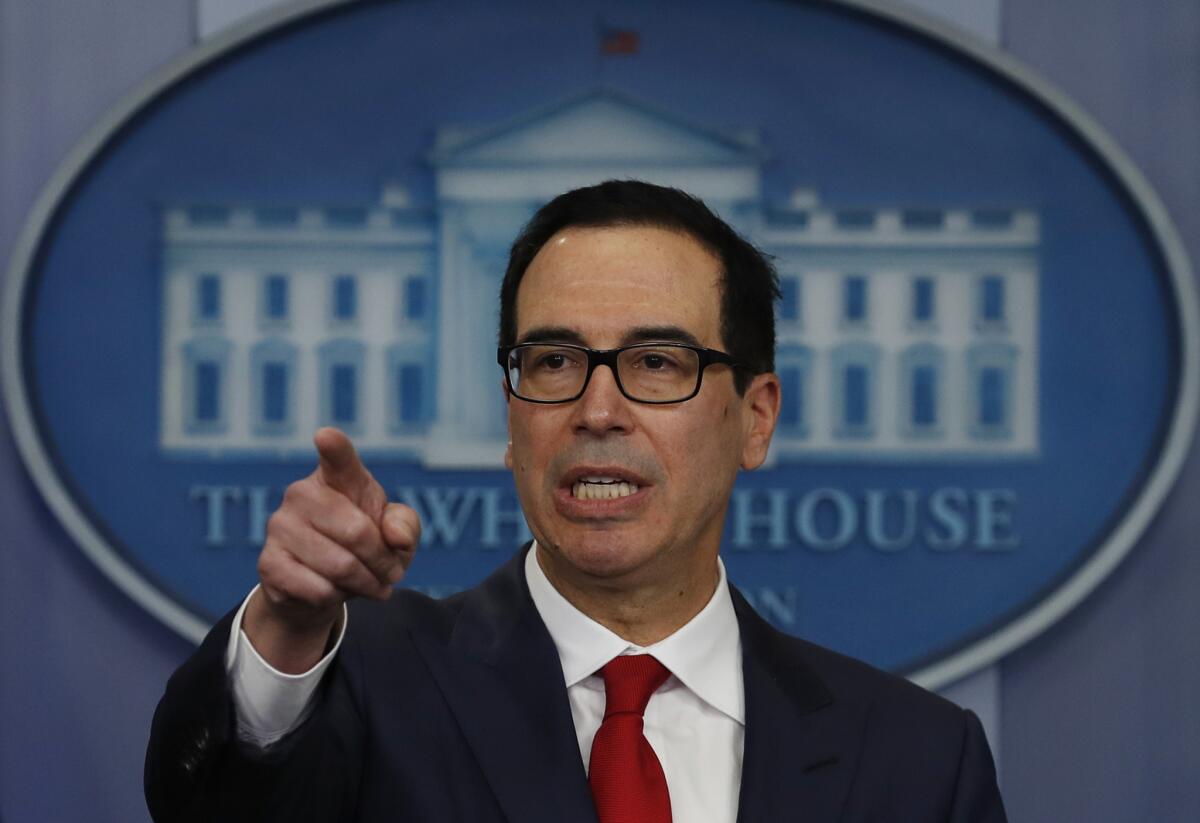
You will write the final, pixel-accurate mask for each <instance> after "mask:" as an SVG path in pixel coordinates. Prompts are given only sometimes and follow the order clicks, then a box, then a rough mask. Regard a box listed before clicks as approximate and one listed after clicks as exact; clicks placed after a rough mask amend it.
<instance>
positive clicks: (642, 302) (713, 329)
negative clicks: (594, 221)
mask: <svg viewBox="0 0 1200 823" xmlns="http://www.w3.org/2000/svg"><path fill="white" fill-rule="evenodd" d="M720 277H721V266H720V261H719V260H718V259H717V257H716V256H715V255H714V254H712V253H711V252H710V251H708V249H706V248H705V247H704V246H703V245H701V244H700V242H699V241H697V240H696V239H695V238H693V237H691V236H690V235H688V234H686V233H683V232H679V231H674V230H670V229H663V228H658V227H655V226H606V227H599V228H596V227H579V226H570V227H567V228H565V229H563V230H562V231H560V232H558V233H557V234H555V235H554V236H553V237H551V238H550V240H548V241H547V242H546V244H545V245H544V246H542V248H541V250H540V251H539V252H538V253H537V255H536V256H535V257H534V258H533V261H532V262H531V263H530V264H529V268H528V269H526V271H525V275H524V277H523V278H522V279H521V285H520V287H519V288H518V290H517V306H516V308H517V311H516V319H517V339H518V340H521V339H523V336H524V335H526V334H528V333H529V332H530V331H531V330H536V329H541V328H565V329H570V330H573V331H575V332H577V333H579V334H580V335H581V336H583V337H586V338H589V342H591V343H593V344H594V345H601V341H600V340H599V339H598V338H601V337H604V338H612V337H614V336H616V337H619V336H620V335H621V334H622V333H624V332H626V331H627V330H629V329H636V328H651V327H667V326H675V327H679V328H681V329H683V330H686V331H687V332H689V333H690V334H692V335H694V336H695V337H696V338H697V339H699V340H701V341H703V342H704V343H705V344H706V345H715V344H716V343H718V342H719V340H718V339H717V335H719V331H720V308H721V307H720V298H721V288H720V287H721V284H720ZM593 338H595V339H593ZM604 345H615V343H614V342H612V341H611V340H609V341H607V342H605V343H604Z"/></svg>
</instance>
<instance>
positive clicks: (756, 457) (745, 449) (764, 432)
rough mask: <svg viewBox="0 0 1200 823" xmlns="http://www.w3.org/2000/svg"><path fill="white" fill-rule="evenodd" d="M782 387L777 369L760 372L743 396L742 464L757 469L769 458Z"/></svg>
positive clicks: (748, 468)
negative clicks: (776, 372) (768, 451)
mask: <svg viewBox="0 0 1200 823" xmlns="http://www.w3.org/2000/svg"><path fill="white" fill-rule="evenodd" d="M780 397H781V388H780V385H779V377H778V375H776V374H775V373H774V372H767V373H766V374H757V375H755V376H754V379H753V380H751V381H750V385H749V386H747V387H746V393H745V394H744V395H743V396H742V414H743V419H744V421H745V432H744V437H743V439H742V468H743V469H746V470H747V471H749V470H750V469H757V468H758V467H759V466H761V465H762V463H763V461H764V460H766V459H767V449H768V448H769V447H770V445H771V435H772V434H774V432H775V423H776V421H777V420H779V404H780Z"/></svg>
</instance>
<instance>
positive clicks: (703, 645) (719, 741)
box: [225, 544, 745, 823]
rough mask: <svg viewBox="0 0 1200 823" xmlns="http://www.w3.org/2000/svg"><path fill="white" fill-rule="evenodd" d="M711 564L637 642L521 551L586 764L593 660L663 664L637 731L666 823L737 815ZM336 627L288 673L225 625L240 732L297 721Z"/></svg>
mask: <svg viewBox="0 0 1200 823" xmlns="http://www.w3.org/2000/svg"><path fill="white" fill-rule="evenodd" d="M718 565H719V571H720V579H719V581H718V583H717V588H716V591H715V592H713V596H712V598H711V599H710V600H709V602H708V604H707V605H706V606H705V607H704V608H703V609H702V610H701V611H700V613H699V614H697V615H696V616H695V617H693V618H692V619H691V620H690V621H689V622H688V623H687V624H686V625H684V626H683V627H682V628H680V629H679V630H678V631H676V632H675V633H674V634H672V635H671V636H670V637H667V638H665V639H663V640H660V641H659V642H657V643H654V644H652V645H650V646H646V647H639V646H635V645H633V644H631V643H629V642H628V641H626V640H624V639H622V638H621V637H619V636H618V635H616V634H614V633H613V632H611V631H609V630H608V629H607V628H605V627H604V626H602V625H600V624H599V623H597V622H596V621H594V620H592V619H591V618H590V617H588V616H587V615H585V614H584V613H583V612H581V611H579V610H578V609H576V608H575V607H574V606H573V605H571V603H570V602H569V601H568V600H567V599H566V598H565V597H563V596H562V595H561V594H559V592H558V590H557V589H555V588H554V586H552V585H551V584H550V581H549V580H548V579H547V578H546V575H545V573H544V572H543V571H542V568H541V566H540V565H539V564H538V562H537V547H536V544H535V546H534V548H533V549H531V550H530V551H529V553H528V555H527V556H526V559H525V579H526V581H527V582H528V585H529V593H530V595H531V596H532V598H533V603H534V606H535V607H536V608H537V610H538V613H539V614H540V615H541V618H542V622H544V623H545V624H546V628H547V629H548V630H549V632H550V636H551V638H552V639H553V640H554V645H555V647H556V648H557V649H558V657H559V661H560V662H561V664H562V670H563V679H564V682H565V684H566V687H567V698H568V700H569V701H570V704H571V716H572V718H573V719H574V721H575V734H576V737H577V738H578V742H579V754H580V757H581V758H582V759H583V766H584V768H585V769H586V768H587V767H588V761H589V760H590V757H591V751H592V739H593V738H594V737H595V735H596V731H597V729H599V728H600V722H601V720H603V719H604V681H603V680H602V679H601V678H600V676H599V674H598V673H597V672H598V671H599V669H600V668H601V667H602V666H603V665H604V664H605V663H607V662H608V661H609V660H611V659H613V658H614V657H617V656H618V655H621V654H652V655H654V657H656V658H657V659H658V660H659V662H661V663H662V664H663V665H664V666H666V667H667V668H668V669H669V670H670V671H671V677H669V678H667V681H666V682H665V683H663V685H662V686H660V687H659V689H658V691H657V692H655V693H654V695H653V696H652V697H651V698H650V703H649V705H648V706H647V707H646V714H645V726H644V733H645V735H646V740H647V741H648V742H649V743H650V746H651V747H652V748H653V749H654V752H655V754H657V755H658V759H659V761H660V762H661V763H662V767H663V773H664V774H665V775H666V778H667V790H668V791H669V792H670V795H671V816H672V819H673V823H734V821H735V820H736V819H737V806H738V792H739V789H740V787H741V775H742V754H743V747H744V739H745V692H744V689H743V683H742V649H741V637H740V634H739V632H738V624H737V616H736V615H735V614H734V611H733V600H732V598H731V597H730V595H729V587H728V586H727V585H726V581H725V566H724V564H721V563H720V561H719V560H718ZM248 601H249V598H247V602H248ZM245 608H246V605H245V603H243V604H242V608H241V610H239V612H238V614H237V616H236V617H235V619H234V623H233V625H234V626H235V627H240V626H241V621H242V612H243V611H244V610H245ZM344 634H345V621H343V628H342V636H344ZM342 636H339V637H338V639H337V642H336V643H335V645H334V647H333V648H332V649H331V650H330V652H329V653H328V654H327V655H326V656H325V657H324V658H322V659H321V661H320V662H319V663H318V664H317V665H316V666H315V667H313V669H312V670H311V671H309V672H306V673H304V674H301V675H287V674H283V673H282V672H279V671H276V670H275V669H274V668H272V667H271V666H270V665H269V664H268V663H267V662H266V661H265V660H263V659H262V658H261V657H260V656H259V655H258V653H257V652H256V651H255V650H254V647H253V646H252V645H251V643H250V641H249V639H247V637H246V634H245V632H243V631H240V630H235V631H233V632H231V633H230V638H229V646H228V648H227V651H226V658H225V663H226V669H227V670H228V671H229V673H230V675H231V678H232V681H233V695H234V706H235V710H236V713H237V721H238V735H239V736H240V737H241V738H242V739H244V740H248V741H251V742H253V743H256V744H257V745H259V746H269V745H270V744H271V743H273V742H275V741H276V740H278V739H279V738H281V737H283V736H284V735H285V734H287V733H288V732H289V731H291V730H292V729H294V728H296V726H298V725H299V724H300V723H301V721H303V719H304V717H305V716H306V714H307V713H308V712H309V711H311V708H312V707H311V697H312V694H313V692H314V691H315V690H316V687H317V684H318V683H319V682H320V679H321V675H322V674H323V673H324V671H325V669H326V668H328V666H329V663H330V662H331V661H332V659H333V657H334V655H335V654H336V653H337V650H338V648H339V647H340V646H341V642H342Z"/></svg>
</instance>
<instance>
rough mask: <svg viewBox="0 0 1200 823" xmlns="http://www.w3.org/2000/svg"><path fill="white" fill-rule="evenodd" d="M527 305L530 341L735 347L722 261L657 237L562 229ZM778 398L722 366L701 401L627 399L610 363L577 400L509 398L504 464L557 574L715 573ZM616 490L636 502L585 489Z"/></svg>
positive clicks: (767, 381)
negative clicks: (727, 337) (727, 520)
mask: <svg viewBox="0 0 1200 823" xmlns="http://www.w3.org/2000/svg"><path fill="white" fill-rule="evenodd" d="M516 309H517V310H516V319H517V342H521V343H523V342H532V341H555V342H564V343H577V344H581V345H584V346H588V347H591V348H595V349H610V348H616V347H618V346H625V345H629V344H632V343H639V342H649V341H673V342H685V343H691V344H694V345H699V346H703V347H707V348H713V349H720V350H724V346H723V345H722V341H721V334H720V324H721V313H720V262H719V260H718V259H717V258H716V257H715V256H713V255H712V254H711V253H710V252H709V251H707V250H706V249H705V248H704V247H703V246H701V245H700V244H699V243H698V242H697V241H696V240H694V239H693V238H691V237H690V236H688V235H686V234H682V233H678V232H674V231H669V230H665V229H660V228H654V227H648V226H622V227H607V228H582V227H569V228H566V229H564V230H563V231H561V232H559V233H558V234H556V235H555V236H554V237H553V238H551V239H550V241H549V242H547V243H546V245H545V246H543V248H542V249H541V251H540V252H539V253H538V254H537V256H536V257H535V258H534V259H533V262H532V263H530V265H529V268H528V269H527V270H526V272H525V276H524V278H523V279H522V281H521V285H520V288H519V290H518V292H517V306H516ZM778 399H779V391H778V381H777V380H776V378H775V377H774V376H773V375H759V376H758V377H756V378H755V379H754V381H753V383H752V384H751V386H750V388H749V389H748V390H747V392H746V394H745V395H744V396H739V395H738V394H737V392H736V391H735V390H734V386H733V373H732V371H731V369H730V368H729V367H727V366H722V365H716V366H710V367H709V368H708V369H707V371H706V372H705V374H704V379H703V383H702V385H701V389H700V393H699V394H698V395H697V396H696V397H693V398H692V399H691V400H688V401H685V402H682V403H673V404H668V405H648V404H644V403H636V402H634V401H632V400H628V399H626V398H625V397H624V396H623V395H622V394H621V392H620V390H619V389H618V388H617V384H616V381H615V379H614V376H613V374H612V372H611V371H610V370H609V369H608V368H606V367H603V366H601V367H598V368H597V369H596V370H595V372H593V374H592V378H591V382H590V383H589V384H588V387H587V391H586V392H585V393H584V395H583V396H582V397H580V398H579V399H578V400H575V401H573V402H571V403H562V404H556V405H540V404H536V403H528V402H525V401H523V400H519V399H516V398H510V399H509V404H508V423H509V434H510V438H511V440H510V443H509V448H508V453H507V455H506V463H507V464H508V466H509V468H511V469H512V470H513V475H514V478H515V480H516V485H517V491H518V494H519V495H520V498H521V505H522V507H523V508H524V510H525V515H526V517H527V519H528V521H529V525H530V527H531V528H532V530H533V533H534V536H535V537H536V538H537V540H538V544H539V546H540V547H541V548H542V549H543V550H544V551H545V552H547V553H548V554H549V557H548V558H547V560H548V561H549V562H550V563H552V564H553V565H554V566H556V567H557V569H558V571H559V573H560V574H573V575H576V576H582V577H583V578H586V579H589V580H593V581H595V580H597V579H601V580H607V581H611V582H612V583H614V584H620V583H621V582H622V581H624V582H628V583H630V584H637V583H638V582H639V581H643V582H653V581H657V582H659V583H661V582H663V581H672V580H682V579H685V577H686V576H687V575H694V574H695V573H696V570H697V568H698V567H699V564H709V565H711V564H712V563H713V562H714V560H713V558H715V556H716V552H717V548H718V546H719V543H720V535H721V527H722V523H723V521H724V516H725V508H726V504H727V502H728V499H729V494H730V489H731V487H732V485H733V481H734V478H735V476H736V474H737V471H738V468H739V467H745V468H754V467H756V466H757V465H759V464H760V463H761V462H762V460H763V459H764V457H765V456H766V449H767V445H768V443H769V440H770V435H771V430H772V429H773V427H774V422H775V417H776V414H777V410H778ZM589 479H591V480H597V481H602V482H601V483H595V484H589V483H587V480H589ZM611 481H622V482H624V483H625V484H627V487H625V488H623V487H621V486H620V485H617V486H616V491H617V492H618V493H622V492H631V493H626V494H624V496H620V497H616V498H611V497H610V498H607V499H591V495H590V492H589V491H587V490H586V489H589V488H596V487H598V486H602V485H603V486H604V487H605V490H606V492H607V493H609V494H611V493H612V492H611V491H608V489H609V488H611ZM634 487H636V491H634V490H633V488H634ZM681 575H682V577H681Z"/></svg>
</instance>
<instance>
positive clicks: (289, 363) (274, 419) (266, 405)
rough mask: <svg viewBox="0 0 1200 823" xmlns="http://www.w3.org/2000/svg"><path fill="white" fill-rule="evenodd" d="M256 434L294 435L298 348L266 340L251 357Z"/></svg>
mask: <svg viewBox="0 0 1200 823" xmlns="http://www.w3.org/2000/svg"><path fill="white" fill-rule="evenodd" d="M250 374H251V380H252V381H253V385H252V386H251V393H250V394H251V397H252V398H253V401H252V402H253V404H254V414H253V420H252V422H253V426H254V431H255V433H257V434H260V435H267V436H271V435H286V434H291V433H292V430H293V428H294V414H293V411H292V410H293V408H294V406H295V391H296V390H295V381H296V347H295V346H294V345H292V344H291V343H289V342H287V341H285V340H280V339H270V340H264V341H263V342H261V343H259V344H258V345H256V346H255V347H254V349H253V350H252V351H251V354H250Z"/></svg>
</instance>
